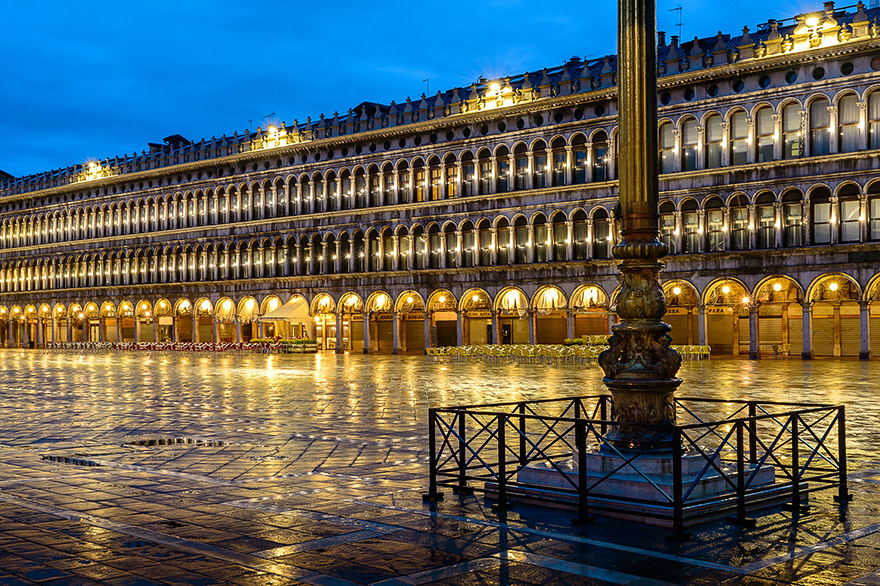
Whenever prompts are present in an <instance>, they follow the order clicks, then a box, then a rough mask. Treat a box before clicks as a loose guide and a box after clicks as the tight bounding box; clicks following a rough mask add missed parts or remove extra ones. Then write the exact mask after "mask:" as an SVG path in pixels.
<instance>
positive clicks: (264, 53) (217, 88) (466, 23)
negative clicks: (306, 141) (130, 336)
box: [0, 0, 822, 176]
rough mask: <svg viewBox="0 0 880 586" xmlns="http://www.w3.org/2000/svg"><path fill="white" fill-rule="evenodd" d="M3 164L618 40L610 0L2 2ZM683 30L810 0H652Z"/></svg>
mask: <svg viewBox="0 0 880 586" xmlns="http://www.w3.org/2000/svg"><path fill="white" fill-rule="evenodd" d="M2 5H3V12H2V20H3V32H2V33H0V138H2V140H0V170H3V171H6V172H7V173H11V174H12V175H15V176H22V175H28V174H31V173H39V172H42V171H48V170H50V169H55V168H58V167H65V166H67V165H71V164H76V163H83V162H85V161H87V160H89V159H101V158H105V157H108V156H109V157H112V156H114V155H123V154H131V153H133V152H135V151H138V152H140V151H141V150H143V149H145V148H147V143H148V142H161V139H162V138H163V137H165V136H168V135H170V134H182V135H183V136H185V137H187V138H189V139H190V140H194V141H197V140H199V139H201V138H203V137H204V138H210V137H211V136H212V135H217V136H220V135H222V134H232V132H233V131H236V130H237V131H238V132H239V133H241V132H242V131H243V130H245V129H247V128H248V127H249V126H250V127H251V128H252V129H254V128H256V127H257V126H260V125H262V126H264V127H265V125H266V123H267V122H273V123H276V124H277V123H280V122H281V121H282V120H284V121H287V122H292V121H293V119H294V118H299V119H300V120H305V118H306V117H307V116H311V117H312V118H316V117H318V116H319V115H320V114H321V113H322V112H323V113H326V114H327V115H328V116H332V115H333V112H334V110H338V111H339V112H347V111H348V108H351V107H353V106H355V105H357V104H359V103H360V102H362V101H373V102H381V103H388V102H390V101H391V100H395V101H397V102H400V101H405V100H406V97H407V96H411V97H413V98H416V97H417V96H419V95H421V94H422V92H424V91H425V89H426V86H427V85H428V84H426V83H425V82H424V81H423V80H425V79H429V80H430V82H429V83H430V89H431V93H432V94H434V93H436V92H437V90H446V89H450V88H452V87H457V86H464V85H469V84H470V83H471V82H473V81H475V80H476V79H477V78H479V77H480V76H481V75H483V76H485V77H487V78H493V77H498V76H503V75H511V74H516V73H520V72H522V71H537V70H540V69H543V68H544V67H551V66H555V65H561V64H562V63H563V62H564V61H566V60H567V59H569V58H570V57H572V56H575V55H576V56H579V57H581V58H588V59H592V58H595V57H601V56H603V55H606V54H608V53H614V52H616V18H617V16H616V14H617V6H616V2H613V1H603V2H596V1H592V2H589V1H581V2H574V1H569V0H558V1H556V2H547V3H544V2H540V1H537V0H477V1H475V2H414V3H412V2H411V3H402V2H387V1H385V0H378V1H374V2H353V1H349V0H337V1H335V2H283V1H281V0H247V1H242V0H212V1H210V2H208V1H204V0H201V1H196V0H177V1H176V2H170V1H167V0H154V1H152V2H120V1H118V0H116V1H114V2H109V1H107V0H92V1H91V2H87V3H80V2H76V3H74V2H69V1H67V0H44V1H42V2H33V1H31V2H13V1H12V0H6V1H4V2H3V3H2ZM676 6H682V7H683V18H682V20H683V22H684V26H683V32H682V36H683V37H684V38H685V39H692V38H693V37H694V36H695V35H698V36H700V37H706V36H709V35H713V34H715V33H716V32H717V31H718V30H719V29H720V30H723V31H724V32H725V33H731V34H739V32H740V31H741V29H742V27H743V25H748V26H749V27H750V28H751V29H752V30H754V29H755V27H756V25H757V24H759V23H763V22H766V21H767V20H768V19H769V18H777V19H782V18H788V17H790V16H794V15H795V14H799V13H803V12H809V11H814V10H820V9H821V8H822V2H821V1H820V0H780V1H778V2H775V3H773V4H772V5H767V4H765V3H764V2H759V1H758V0H740V1H737V2H717V1H710V0H658V5H657V24H658V28H659V29H660V30H665V31H667V36H668V35H672V34H677V23H678V13H677V12H670V11H669V9H670V8H675V7H676Z"/></svg>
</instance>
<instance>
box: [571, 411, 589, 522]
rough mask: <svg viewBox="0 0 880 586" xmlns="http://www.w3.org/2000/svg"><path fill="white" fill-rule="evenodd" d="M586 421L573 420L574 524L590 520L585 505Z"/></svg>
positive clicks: (586, 487) (587, 508)
mask: <svg viewBox="0 0 880 586" xmlns="http://www.w3.org/2000/svg"><path fill="white" fill-rule="evenodd" d="M586 427H587V422H586V421H585V420H583V419H578V420H576V421H575V422H574V445H575V450H577V466H578V516H577V517H576V518H575V519H573V520H572V522H573V523H574V524H575V525H583V524H584V523H589V522H590V510H589V507H588V505H587V497H588V494H587V489H588V486H587V430H586Z"/></svg>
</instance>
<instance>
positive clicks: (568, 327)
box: [565, 311, 574, 340]
mask: <svg viewBox="0 0 880 586" xmlns="http://www.w3.org/2000/svg"><path fill="white" fill-rule="evenodd" d="M565 337H566V338H568V339H569V340H572V339H574V314H573V313H572V312H571V311H566V312H565Z"/></svg>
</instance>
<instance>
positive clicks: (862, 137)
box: [856, 102, 868, 151]
mask: <svg viewBox="0 0 880 586" xmlns="http://www.w3.org/2000/svg"><path fill="white" fill-rule="evenodd" d="M856 105H857V106H858V108H859V150H860V151H866V150H868V102H858V103H857V104H856Z"/></svg>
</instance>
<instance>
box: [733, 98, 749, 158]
mask: <svg viewBox="0 0 880 586" xmlns="http://www.w3.org/2000/svg"><path fill="white" fill-rule="evenodd" d="M748 153H749V121H748V117H747V115H746V113H745V112H743V111H742V110H740V111H739V112H736V113H735V114H734V115H733V116H732V117H731V118H730V164H731V165H745V164H746V163H747V162H748V157H749V154H748Z"/></svg>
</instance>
